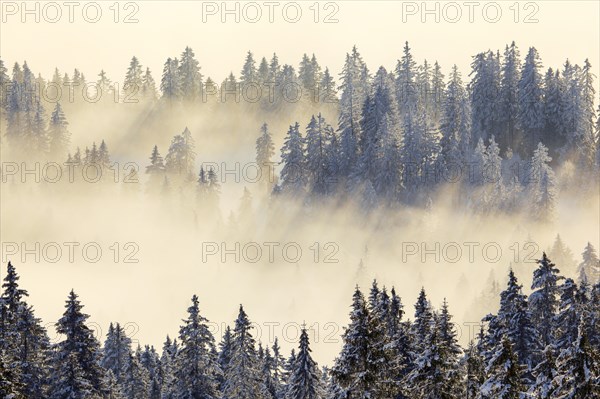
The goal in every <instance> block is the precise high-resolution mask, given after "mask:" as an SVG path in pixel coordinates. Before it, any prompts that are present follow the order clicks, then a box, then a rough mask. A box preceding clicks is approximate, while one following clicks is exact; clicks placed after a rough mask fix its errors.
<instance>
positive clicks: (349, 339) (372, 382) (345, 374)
mask: <svg viewBox="0 0 600 399" xmlns="http://www.w3.org/2000/svg"><path fill="white" fill-rule="evenodd" d="M371 327H372V325H371V322H370V316H369V310H368V308H367V303H366V301H365V298H364V296H363V294H362V292H361V291H360V290H359V289H358V287H356V290H355V291H354V295H353V301H352V311H351V313H350V325H349V326H348V328H346V330H345V331H344V334H343V335H342V339H343V348H342V351H341V353H340V355H339V357H338V358H337V359H336V361H335V365H334V366H333V368H332V370H331V373H332V376H333V378H334V379H335V382H336V383H337V384H338V385H339V386H340V390H341V391H342V392H343V394H344V395H346V396H345V397H352V398H370V397H380V396H379V395H380V389H381V387H380V386H379V381H378V376H379V375H380V370H381V367H382V366H383V365H382V363H381V360H382V356H381V353H380V348H378V347H377V346H375V345H374V344H375V343H376V342H377V340H376V339H372V338H374V337H373V334H372V330H371Z"/></svg>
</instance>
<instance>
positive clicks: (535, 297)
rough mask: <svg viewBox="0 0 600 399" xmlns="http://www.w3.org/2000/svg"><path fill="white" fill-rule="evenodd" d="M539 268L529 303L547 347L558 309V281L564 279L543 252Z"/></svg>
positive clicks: (550, 339) (535, 273)
mask: <svg viewBox="0 0 600 399" xmlns="http://www.w3.org/2000/svg"><path fill="white" fill-rule="evenodd" d="M537 263H538V265H539V266H538V268H537V269H536V270H535V271H534V272H533V282H532V284H531V289H532V290H534V291H533V292H532V293H531V295H529V305H530V307H531V314H532V318H533V321H534V323H535V325H536V326H537V328H538V330H539V332H540V335H541V340H542V344H543V346H544V347H546V346H547V345H548V344H550V343H551V342H552V331H553V327H554V323H553V321H554V316H555V314H556V311H557V309H558V298H559V288H558V282H559V281H560V280H562V279H563V277H562V276H560V275H559V274H558V273H560V270H559V269H557V268H556V266H555V265H554V263H552V261H551V260H550V259H548V257H547V256H546V253H544V254H543V256H542V259H540V260H538V261H537Z"/></svg>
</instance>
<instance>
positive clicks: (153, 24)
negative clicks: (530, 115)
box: [0, 1, 600, 82]
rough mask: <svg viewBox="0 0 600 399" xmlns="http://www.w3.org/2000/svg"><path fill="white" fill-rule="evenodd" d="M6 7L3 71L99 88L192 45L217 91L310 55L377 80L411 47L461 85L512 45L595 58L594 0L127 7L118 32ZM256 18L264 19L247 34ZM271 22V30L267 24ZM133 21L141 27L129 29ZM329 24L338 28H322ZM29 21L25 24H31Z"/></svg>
mask: <svg viewBox="0 0 600 399" xmlns="http://www.w3.org/2000/svg"><path fill="white" fill-rule="evenodd" d="M2 3H3V6H2V14H3V15H2V16H3V19H2V22H3V23H2V27H1V39H0V45H1V46H0V54H1V57H2V59H3V60H5V61H6V62H7V63H8V64H9V65H12V64H13V63H14V62H15V61H19V62H22V61H23V60H27V61H28V63H29V65H30V67H31V68H32V69H33V70H34V71H35V72H41V73H42V74H43V75H44V76H51V73H52V72H53V69H54V67H55V66H58V68H59V69H60V70H61V71H63V72H64V71H67V72H69V74H71V73H72V70H73V68H75V67H77V68H79V69H80V70H81V71H82V72H83V73H84V74H85V75H86V76H87V78H88V81H89V80H91V79H94V80H95V79H96V75H97V73H98V72H99V70H100V69H101V68H103V69H104V70H106V71H107V72H108V74H109V77H111V78H112V79H113V80H119V81H122V79H123V76H124V74H125V70H126V68H127V65H128V63H129V60H130V59H131V57H132V56H133V55H136V56H137V57H138V58H139V59H140V60H141V62H142V64H143V65H144V66H149V67H150V68H151V70H152V71H153V73H154V76H155V79H157V80H158V78H159V77H160V74H161V71H162V66H163V64H164V62H165V60H166V58H167V57H175V56H179V55H180V54H181V52H182V50H183V49H184V48H185V46H190V47H192V49H193V50H194V51H195V53H196V56H197V58H198V60H199V61H200V65H201V66H202V73H203V74H204V75H205V76H207V75H208V76H211V77H213V79H214V80H216V81H217V82H220V81H221V80H222V79H223V78H224V77H225V76H226V74H228V73H229V71H233V72H234V73H235V74H236V75H239V71H240V69H241V66H242V63H243V60H244V56H245V53H246V52H247V51H248V50H252V51H253V52H254V54H255V56H256V57H257V58H258V59H260V58H259V57H262V56H263V55H264V56H267V57H270V56H271V55H272V53H273V52H277V54H278V55H279V58H280V61H281V62H282V63H291V64H292V65H294V66H295V67H296V68H297V64H298V62H299V61H300V59H301V56H302V54H303V53H305V52H306V53H312V52H314V53H315V54H316V55H317V57H318V59H319V61H320V63H321V65H323V66H329V67H330V69H331V70H332V72H333V73H334V75H335V76H337V75H338V73H339V71H340V68H341V64H342V62H343V60H344V54H345V53H346V52H348V51H349V50H350V49H351V48H352V46H353V45H354V44H356V45H357V46H358V48H359V50H360V52H361V53H362V55H363V57H364V58H365V60H366V61H367V63H368V64H369V66H370V68H371V70H375V69H376V68H377V67H378V66H379V65H384V66H386V67H387V68H393V67H394V66H395V63H396V60H397V59H398V58H399V57H400V56H401V51H402V46H403V44H404V41H406V40H408V41H409V43H410V45H411V47H412V48H413V53H414V55H415V58H416V59H417V60H418V61H419V62H422V60H423V59H425V58H427V59H428V60H429V61H435V60H438V61H439V62H440V63H441V65H442V67H443V68H444V71H445V72H446V73H447V72H448V71H449V69H450V67H451V65H452V64H454V63H456V64H458V65H459V67H460V69H461V71H463V73H464V74H465V75H466V74H467V73H468V70H469V69H468V68H469V63H470V61H471V56H473V55H474V54H476V53H477V52H479V51H482V50H486V49H493V50H495V49H498V48H500V49H503V48H504V45H505V44H506V43H508V42H510V41H512V40H515V41H516V42H517V44H518V45H519V46H520V49H521V53H522V56H524V55H525V52H526V49H527V47H529V46H535V47H537V49H538V50H539V51H540V54H541V56H542V62H543V64H544V67H548V66H557V65H561V64H562V63H563V62H564V59H565V58H567V57H568V58H569V59H571V60H572V61H574V62H577V63H581V62H582V61H583V60H584V59H585V58H589V59H590V61H591V62H592V65H593V66H594V69H595V68H596V67H597V65H598V60H599V58H600V57H599V48H600V42H599V37H600V31H599V23H598V21H599V20H600V8H599V3H598V2H597V1H537V2H517V3H515V2H512V1H510V2H509V1H499V2H487V1H480V2H472V3H473V5H472V6H469V5H468V4H469V3H468V2H462V1H458V2H450V3H448V2H439V3H438V2H435V3H433V2H431V4H428V6H427V7H428V9H429V10H434V11H433V12H432V13H431V14H426V13H425V12H424V11H425V10H424V7H423V6H422V5H421V2H402V1H368V2H367V1H338V2H320V3H319V6H318V7H315V6H314V4H315V3H313V2H297V3H294V2H285V1H281V2H273V3H274V4H275V5H273V6H269V3H268V2H262V1H259V2H250V3H251V4H250V5H248V2H240V3H239V4H238V5H237V7H238V10H239V12H238V13H237V16H238V17H239V19H240V21H239V23H236V22H235V18H236V15H235V14H236V13H235V12H234V13H233V14H230V15H223V11H224V6H223V5H222V3H221V2H202V1H169V2H167V1H138V2H129V3H127V2H120V3H119V7H118V8H119V11H120V12H119V15H118V19H119V21H120V22H118V23H115V22H114V18H115V10H116V8H117V7H115V6H113V4H114V3H113V2H98V3H94V2H79V6H77V7H75V8H74V11H73V13H72V15H73V20H74V22H73V23H70V22H69V8H68V7H67V6H64V5H63V2H56V3H54V4H59V5H61V6H60V11H61V17H60V19H59V21H58V22H56V23H51V22H50V21H51V20H53V19H55V18H56V15H57V14H56V10H57V9H56V8H55V7H53V6H49V5H47V4H46V3H45V2H40V4H39V5H38V6H37V7H39V8H38V10H39V11H38V13H37V14H38V17H39V19H40V22H39V23H36V22H35V18H36V15H35V12H34V13H33V14H31V15H24V13H23V8H22V6H21V2H10V1H4V2H2ZM35 3H37V2H29V3H28V7H29V8H30V9H32V10H34V7H35V5H34V4H35ZM436 4H437V7H438V8H437V9H438V11H437V12H436V11H435V7H436ZM515 4H516V5H515ZM15 7H16V9H15ZM84 7H87V8H86V13H85V16H86V17H87V18H88V20H90V21H91V20H93V19H94V18H95V15H96V9H97V8H100V9H101V11H102V15H101V17H100V19H99V21H98V22H97V23H91V22H87V21H86V20H85V19H84V12H83V10H84ZM111 7H112V8H111ZM235 7H236V2H228V3H227V8H228V9H231V10H233V9H235ZM311 7H312V8H311ZM297 8H300V9H301V11H302V15H301V17H300V18H299V21H298V22H296V23H291V22H288V21H291V20H294V19H295V15H296V10H297ZM316 8H318V9H319V10H320V12H319V15H318V18H319V21H320V22H318V23H315V22H314V18H315V11H314V10H315V9H316ZM257 9H260V12H261V17H260V20H259V22H257V23H251V22H250V21H251V20H253V19H254V18H255V16H256V15H257V13H256V10H257ZM517 9H518V17H517V12H516V10H517ZM203 10H205V11H206V12H203ZM284 10H285V11H284ZM498 10H500V12H501V15H500V16H499V17H498V16H497V11H498ZM210 11H213V12H214V13H215V14H214V15H212V14H211V13H210ZM270 11H272V19H273V23H270V22H269V18H270V16H269V15H270ZM457 12H460V16H458V14H457ZM14 13H16V14H14ZM13 14H14V15H13ZM128 15H131V18H132V19H137V20H138V22H137V23H124V22H123V20H124V19H125V18H126V17H127V16H128ZM327 16H331V18H332V19H336V20H337V21H338V22H337V23H324V22H323V21H324V19H325V18H326V17H327ZM223 17H225V18H226V21H225V23H223V22H222V18H223ZM436 17H438V18H439V22H436V20H435V19H436ZM22 18H27V19H26V22H25V23H23V22H22V21H21V19H22ZM423 18H425V22H423V21H422V19H423ZM515 18H517V20H518V22H515ZM203 19H204V20H205V22H203ZM286 19H287V20H286ZM452 20H457V22H455V23H452V22H451V21H452ZM470 20H472V21H473V22H470ZM494 20H497V22H492V21H494ZM525 20H527V21H529V23H526V22H525ZM536 20H537V22H535V21H536Z"/></svg>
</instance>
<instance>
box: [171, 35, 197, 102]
mask: <svg viewBox="0 0 600 399" xmlns="http://www.w3.org/2000/svg"><path fill="white" fill-rule="evenodd" d="M177 75H178V77H179V84H180V87H181V96H182V97H183V99H184V100H186V101H195V100H197V99H198V98H199V96H200V92H201V88H202V75H201V74H200V64H199V63H198V61H197V60H196V58H195V55H194V51H193V50H192V49H191V48H190V47H186V48H185V50H184V51H183V53H181V60H180V62H179V65H178V72H177Z"/></svg>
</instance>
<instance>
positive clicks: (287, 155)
mask: <svg viewBox="0 0 600 399" xmlns="http://www.w3.org/2000/svg"><path fill="white" fill-rule="evenodd" d="M281 163H282V164H283V168H282V169H281V188H282V191H283V192H289V193H291V194H294V195H298V194H302V193H303V192H304V190H305V187H306V179H307V176H306V159H305V140H304V138H303V137H302V135H301V134H300V125H299V124H298V123H297V122H296V124H295V125H293V126H290V129H289V130H288V133H287V136H286V138H285V141H284V143H283V147H282V149H281Z"/></svg>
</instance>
